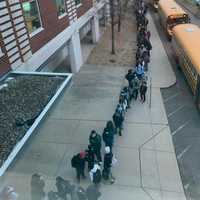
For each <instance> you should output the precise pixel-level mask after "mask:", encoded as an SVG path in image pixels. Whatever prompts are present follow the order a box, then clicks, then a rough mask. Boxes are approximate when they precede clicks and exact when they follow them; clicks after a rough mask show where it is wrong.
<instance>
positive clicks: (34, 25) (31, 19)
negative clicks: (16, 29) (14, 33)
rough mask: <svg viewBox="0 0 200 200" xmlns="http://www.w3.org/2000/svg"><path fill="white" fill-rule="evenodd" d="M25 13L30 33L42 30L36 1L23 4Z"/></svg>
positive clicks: (31, 0)
mask: <svg viewBox="0 0 200 200" xmlns="http://www.w3.org/2000/svg"><path fill="white" fill-rule="evenodd" d="M22 7H23V12H24V17H25V21H26V24H27V28H28V31H29V33H33V32H34V31H36V30H37V29H39V28H41V19H40V13H39V7H38V3H37V1H36V0H26V1H25V2H23V3H22Z"/></svg>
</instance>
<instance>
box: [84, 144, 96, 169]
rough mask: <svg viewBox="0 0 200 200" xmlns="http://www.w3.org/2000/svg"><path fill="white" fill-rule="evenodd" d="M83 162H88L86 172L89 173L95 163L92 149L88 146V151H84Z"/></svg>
mask: <svg viewBox="0 0 200 200" xmlns="http://www.w3.org/2000/svg"><path fill="white" fill-rule="evenodd" d="M85 160H86V161H87V162H88V171H90V170H91V169H92V168H93V167H94V163H95V153H94V149H93V148H92V146H91V145H90V144H89V145H88V149H87V150H86V157H85Z"/></svg>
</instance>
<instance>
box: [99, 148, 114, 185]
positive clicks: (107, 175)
mask: <svg viewBox="0 0 200 200" xmlns="http://www.w3.org/2000/svg"><path fill="white" fill-rule="evenodd" d="M112 159H113V153H112V152H111V149H110V147H108V146H106V147H105V154H104V164H103V172H102V176H103V178H104V180H110V183H111V184H113V183H114V181H115V179H114V177H113V176H112V172H111V167H112Z"/></svg>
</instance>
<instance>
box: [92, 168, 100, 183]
mask: <svg viewBox="0 0 200 200" xmlns="http://www.w3.org/2000/svg"><path fill="white" fill-rule="evenodd" d="M93 182H94V183H95V184H98V183H100V182H101V170H100V169H97V171H96V172H95V173H94V174H93Z"/></svg>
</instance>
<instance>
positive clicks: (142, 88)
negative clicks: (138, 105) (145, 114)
mask: <svg viewBox="0 0 200 200" xmlns="http://www.w3.org/2000/svg"><path fill="white" fill-rule="evenodd" d="M146 92H147V83H146V82H145V81H144V82H142V84H141V86H140V98H141V101H142V103H144V102H145V101H146Z"/></svg>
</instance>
